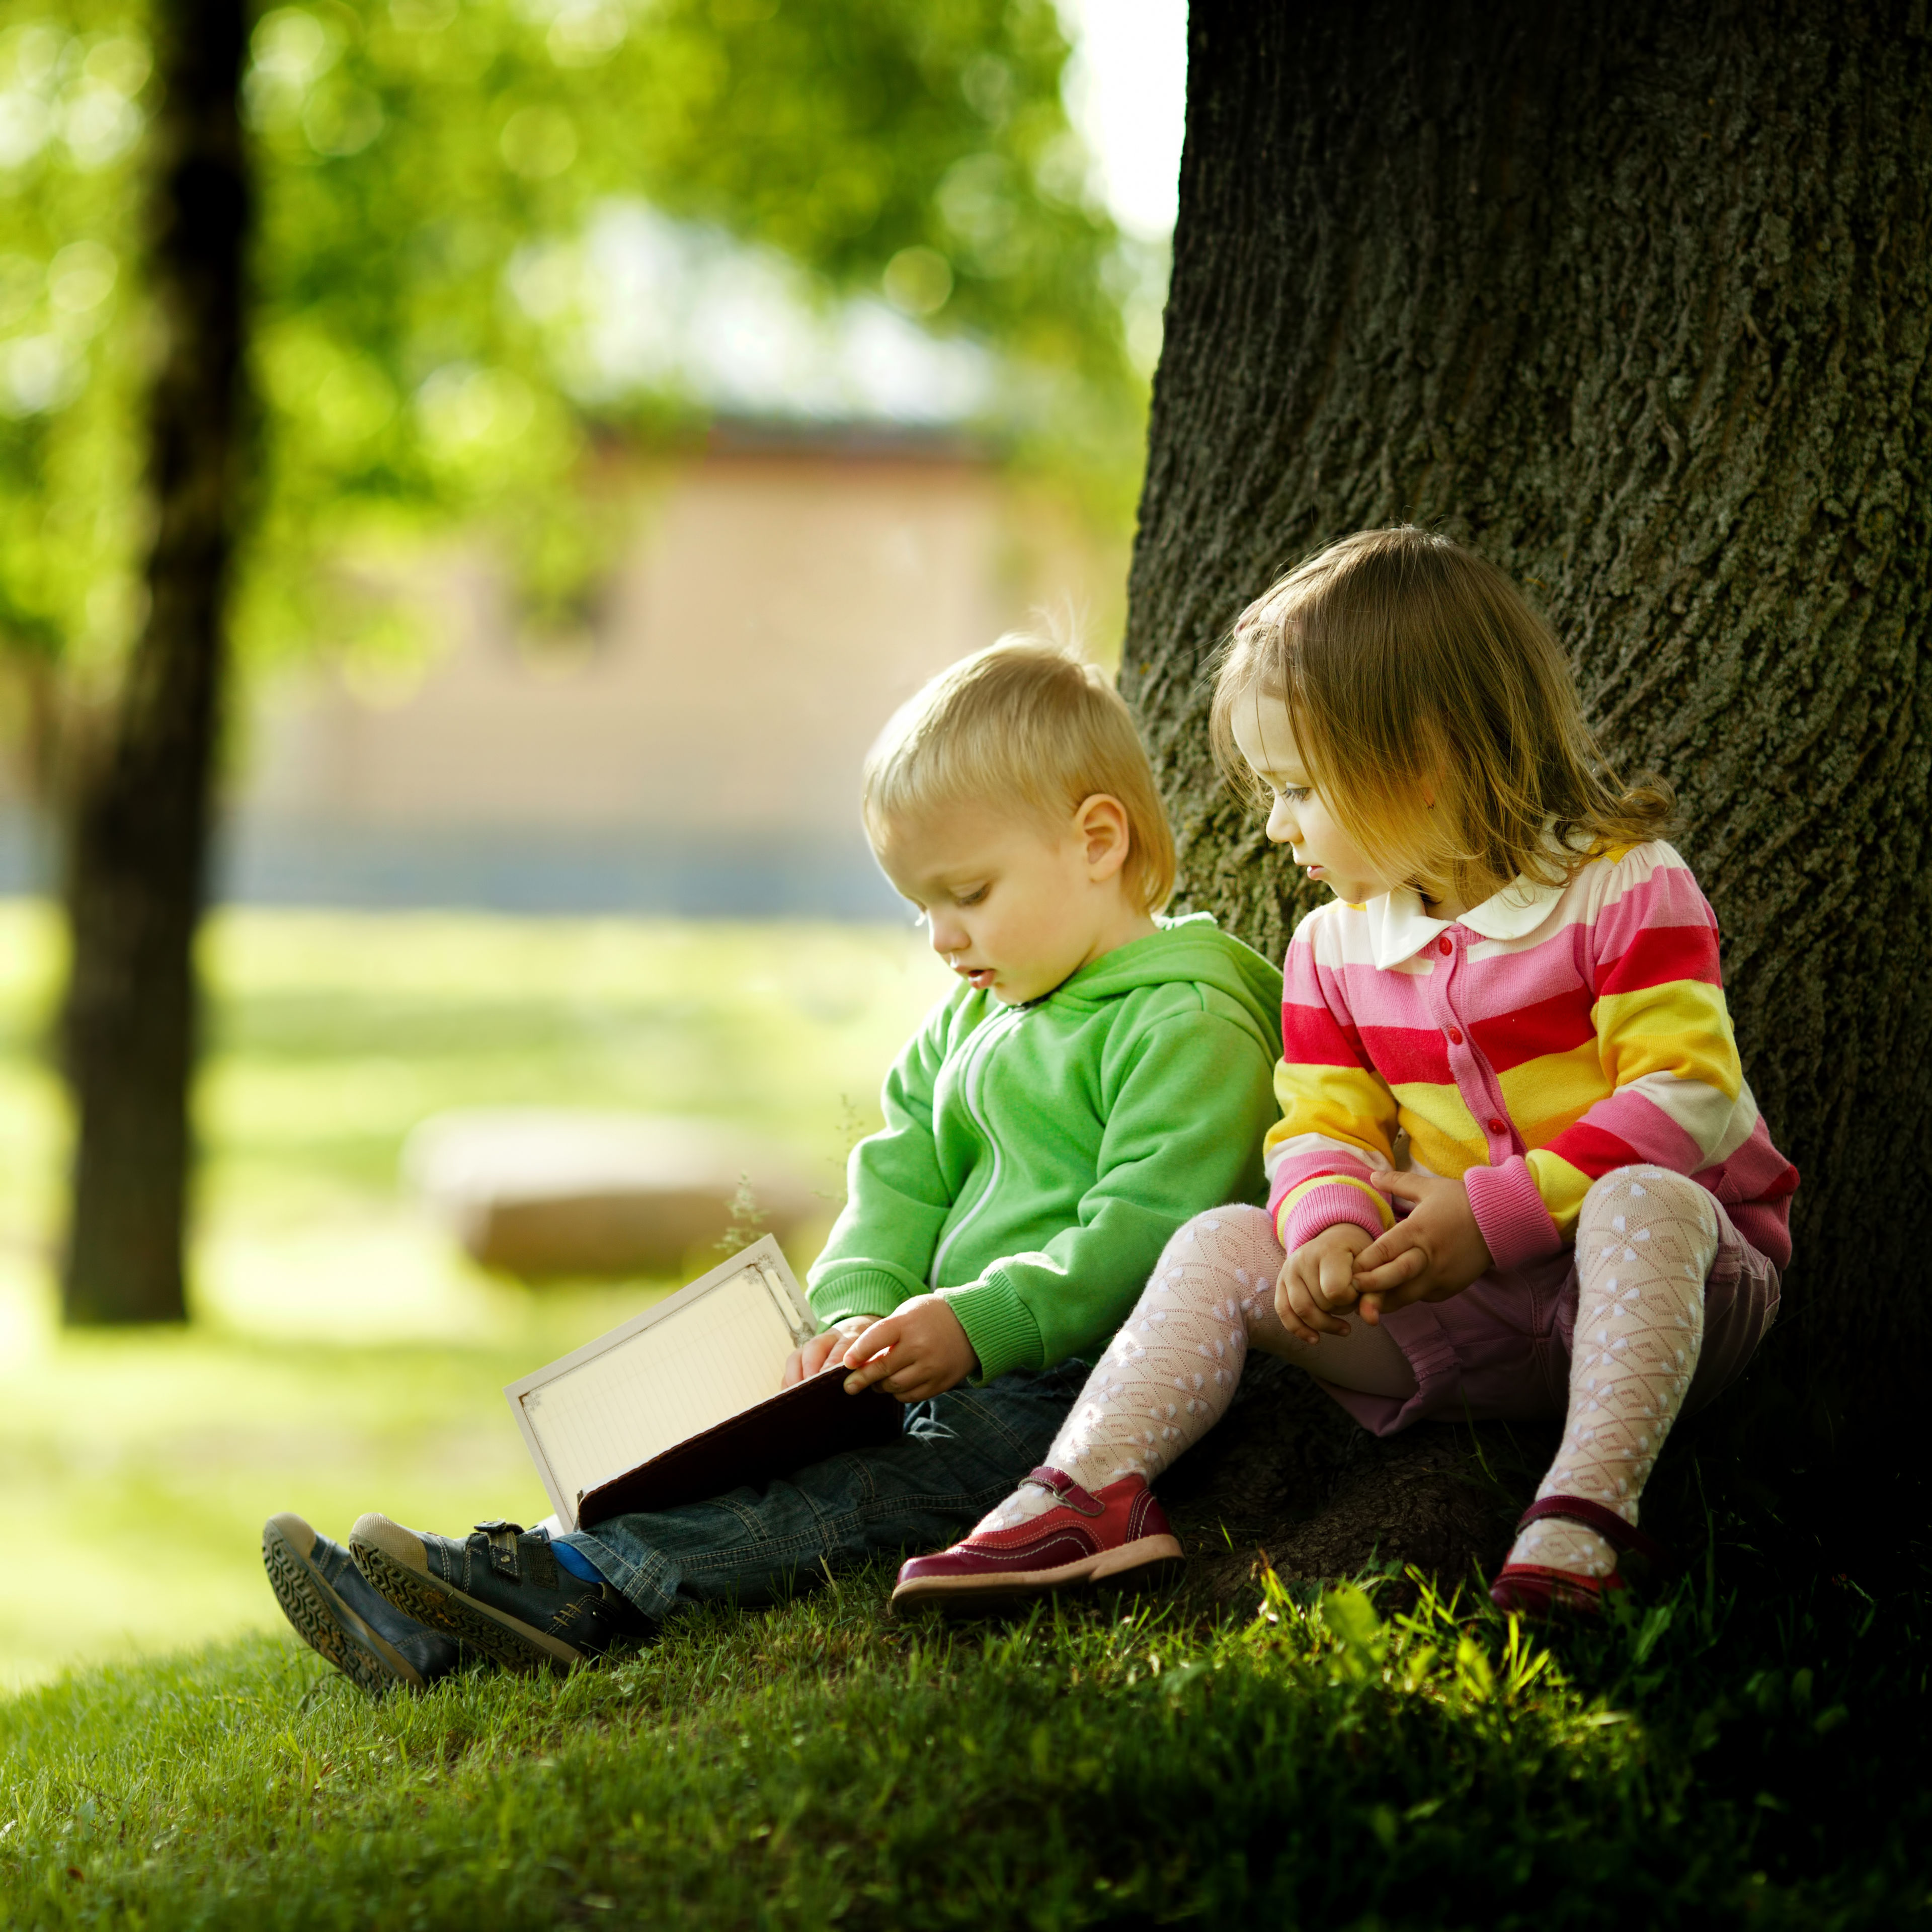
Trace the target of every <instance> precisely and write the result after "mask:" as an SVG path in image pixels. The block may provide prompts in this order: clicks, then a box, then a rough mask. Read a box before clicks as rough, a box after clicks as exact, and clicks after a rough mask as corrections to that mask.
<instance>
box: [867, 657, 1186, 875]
mask: <svg viewBox="0 0 1932 1932" xmlns="http://www.w3.org/2000/svg"><path fill="white" fill-rule="evenodd" d="M1097 792H1105V793H1108V794H1109V795H1110V796H1112V797H1115V798H1117V799H1119V800H1120V802H1121V806H1122V808H1123V809H1124V811H1126V813H1127V832H1128V847H1127V867H1126V869H1125V871H1124V873H1123V874H1122V877H1123V878H1124V880H1125V882H1126V884H1127V889H1128V891H1129V892H1130V893H1131V894H1132V895H1133V897H1134V898H1136V899H1137V900H1138V901H1139V903H1140V904H1141V905H1142V907H1143V909H1144V910H1146V911H1148V912H1150V913H1152V912H1158V911H1159V910H1160V908H1161V907H1163V906H1164V905H1165V904H1166V903H1167V901H1168V900H1169V898H1170V897H1172V894H1173V892H1174V834H1173V832H1172V831H1171V830H1170V829H1169V826H1168V823H1167V814H1166V811H1164V810H1163V808H1162V806H1161V802H1160V791H1159V790H1158V789H1157V787H1156V786H1155V784H1154V768H1153V767H1152V766H1151V765H1150V764H1149V763H1148V755H1147V752H1146V750H1145V748H1144V747H1143V746H1142V743H1141V741H1140V737H1139V733H1137V732H1136V730H1134V721H1133V718H1132V717H1131V716H1130V715H1129V713H1128V711H1127V706H1126V704H1125V703H1124V702H1123V701H1122V700H1121V694H1120V693H1119V692H1118V691H1116V690H1115V688H1114V687H1113V686H1112V684H1110V683H1109V682H1108V680H1107V677H1106V673H1104V672H1103V671H1102V670H1100V669H1099V668H1098V667H1097V666H1095V665H1093V664H1088V663H1087V662H1085V661H1084V660H1083V659H1082V658H1081V657H1080V655H1079V653H1078V652H1075V651H1073V650H1070V649H1064V648H1062V647H1061V646H1059V645H1057V644H1050V643H1043V642H1042V641H1041V640H1039V639H1037V638H1034V637H1002V638H1001V640H999V642H998V643H996V644H994V645H992V646H989V648H988V649H986V650H983V651H977V652H974V655H972V656H971V657H969V658H962V659H961V660H960V661H959V663H957V664H954V665H953V666H951V667H950V668H949V669H947V670H943V671H941V673H939V675H938V676H937V677H935V678H934V679H932V681H931V682H929V683H928V684H927V685H925V686H924V688H922V689H921V690H920V691H919V692H918V693H917V694H916V695H914V696H913V697H912V698H911V699H910V700H908V701H907V703H904V704H903V705H901V706H900V707H899V709H898V710H897V711H896V712H894V713H893V715H892V718H891V720H890V721H889V722H888V724H886V728H885V729H884V730H883V731H882V732H880V734H879V737H878V741H877V743H875V744H874V745H873V747H872V748H871V751H869V752H868V753H867V754H866V757H865V789H864V810H865V832H866V835H867V836H868V838H871V841H872V843H873V844H874V845H877V844H879V843H880V839H881V838H882V837H883V833H884V830H885V827H886V825H887V824H888V823H889V822H890V821H891V820H893V819H895V818H904V817H910V816H911V815H912V814H915V813H919V812H927V811H935V810H944V808H946V807H947V806H948V805H965V804H969V803H971V804H983V805H1017V806H1019V808H1022V810H1024V811H1027V812H1028V813H1030V814H1031V815H1033V816H1034V817H1036V818H1037V819H1039V820H1040V821H1041V823H1042V825H1043V828H1044V829H1046V830H1047V831H1049V832H1052V833H1058V832H1064V830H1065V829H1066V828H1067V821H1068V820H1070V818H1071V817H1072V815H1073V811H1074V809H1075V808H1076V806H1077V805H1079V803H1080V802H1081V801H1082V799H1088V798H1091V797H1092V796H1094V794H1095V793H1097Z"/></svg>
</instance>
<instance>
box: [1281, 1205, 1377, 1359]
mask: <svg viewBox="0 0 1932 1932" xmlns="http://www.w3.org/2000/svg"><path fill="white" fill-rule="evenodd" d="M1368 1245H1369V1232H1368V1230H1367V1229H1366V1228H1358V1227H1357V1226H1355V1223H1353V1222H1352V1221H1338V1222H1337V1223H1336V1224H1335V1226H1334V1227H1332V1228H1324V1229H1322V1232H1321V1233H1320V1234H1319V1235H1316V1237H1315V1238H1314V1239H1313V1241H1304V1242H1303V1243H1302V1244H1301V1247H1298V1248H1297V1249H1296V1250H1295V1252H1294V1253H1293V1254H1292V1255H1290V1256H1289V1258H1288V1259H1287V1260H1286V1261H1285V1262H1283V1263H1282V1265H1281V1274H1280V1277H1279V1278H1278V1279H1277V1281H1276V1283H1275V1285H1274V1312H1275V1313H1276V1314H1277V1315H1278V1316H1280V1318H1281V1325H1282V1326H1283V1328H1286V1330H1287V1331H1288V1332H1289V1334H1291V1335H1292V1336H1293V1337H1295V1340H1297V1341H1298V1342H1306V1343H1309V1344H1310V1346H1313V1344H1314V1343H1316V1342H1318V1341H1319V1340H1321V1339H1322V1337H1323V1336H1324V1335H1346V1334H1348V1332H1349V1325H1348V1323H1347V1322H1344V1321H1343V1320H1342V1319H1341V1316H1342V1315H1343V1313H1344V1312H1346V1310H1349V1309H1352V1308H1353V1307H1355V1301H1356V1289H1355V1268H1356V1259H1355V1258H1356V1256H1358V1255H1359V1254H1360V1253H1361V1252H1362V1250H1364V1248H1366V1247H1367V1246H1368Z"/></svg>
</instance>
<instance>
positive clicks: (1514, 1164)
mask: <svg viewBox="0 0 1932 1932" xmlns="http://www.w3.org/2000/svg"><path fill="white" fill-rule="evenodd" d="M1463 1187H1464V1188H1465V1190H1467V1192H1468V1194H1469V1210H1470V1212H1471V1213H1472V1214H1474V1215H1475V1217H1476V1226H1478V1228H1479V1229H1481V1230H1482V1235H1483V1239H1484V1241H1487V1243H1488V1244H1489V1248H1490V1260H1491V1261H1492V1262H1494V1263H1495V1264H1496V1266H1497V1267H1498V1268H1502V1269H1508V1268H1521V1267H1522V1266H1523V1263H1524V1262H1533V1261H1540V1260H1541V1259H1542V1258H1543V1257H1544V1256H1545V1255H1553V1254H1555V1253H1556V1251H1557V1250H1559V1248H1561V1247H1562V1245H1563V1237H1562V1235H1559V1233H1558V1232H1556V1223H1555V1222H1554V1221H1553V1220H1551V1219H1550V1210H1549V1209H1548V1208H1546V1207H1545V1206H1544V1205H1543V1196H1541V1194H1540V1193H1538V1191H1537V1186H1536V1181H1535V1176H1534V1175H1532V1174H1531V1172H1530V1171H1529V1162H1528V1161H1526V1160H1524V1159H1523V1156H1522V1155H1521V1154H1512V1155H1511V1157H1510V1158H1509V1159H1508V1160H1506V1161H1505V1162H1504V1163H1503V1164H1502V1166H1500V1167H1472V1168H1469V1169H1466V1171H1465V1172H1464V1174H1463Z"/></svg>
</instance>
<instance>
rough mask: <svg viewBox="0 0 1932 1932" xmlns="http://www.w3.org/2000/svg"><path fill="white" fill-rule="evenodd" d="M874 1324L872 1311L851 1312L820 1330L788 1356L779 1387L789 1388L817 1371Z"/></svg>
mask: <svg viewBox="0 0 1932 1932" xmlns="http://www.w3.org/2000/svg"><path fill="white" fill-rule="evenodd" d="M871 1325H872V1318H871V1316H869V1315H848V1316H846V1318H845V1319H844V1321H843V1322H836V1323H835V1324H834V1325H832V1327H831V1328H826V1329H823V1330H822V1331H820V1333H819V1334H816V1335H814V1336H813V1337H812V1338H811V1340H810V1341H809V1342H807V1343H805V1344H804V1345H803V1346H802V1347H800V1348H796V1349H793V1351H792V1352H791V1353H790V1355H787V1357H786V1358H785V1365H784V1375H783V1376H781V1378H780V1379H779V1382H778V1387H779V1388H790V1387H792V1385H793V1384H794V1383H796V1382H804V1381H805V1380H807V1379H808V1378H809V1377H811V1376H815V1375H817V1373H818V1372H819V1370H820V1369H822V1368H823V1367H824V1366H825V1365H826V1363H827V1362H829V1361H830V1360H831V1359H832V1357H833V1356H834V1355H837V1354H840V1353H842V1352H844V1350H845V1349H847V1348H849V1347H850V1346H851V1345H852V1343H854V1342H856V1340H858V1339H859V1337H860V1336H861V1335H862V1334H864V1333H865V1331H866V1330H867V1329H868V1328H870V1327H871Z"/></svg>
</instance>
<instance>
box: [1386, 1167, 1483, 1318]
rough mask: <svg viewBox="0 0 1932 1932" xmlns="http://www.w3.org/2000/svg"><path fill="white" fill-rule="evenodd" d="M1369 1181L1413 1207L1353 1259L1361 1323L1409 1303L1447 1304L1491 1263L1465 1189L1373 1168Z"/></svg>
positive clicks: (1436, 1179) (1430, 1177)
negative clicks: (1361, 1317)
mask: <svg viewBox="0 0 1932 1932" xmlns="http://www.w3.org/2000/svg"><path fill="white" fill-rule="evenodd" d="M1369 1178H1370V1180H1371V1181H1373V1182H1374V1184H1375V1185H1376V1187H1379V1189H1380V1190H1382V1193H1385V1194H1386V1195H1387V1196H1388V1197H1389V1199H1391V1201H1408V1202H1413V1203H1414V1204H1415V1205H1414V1206H1413V1207H1412V1208H1411V1209H1410V1211H1409V1217H1408V1219H1407V1220H1402V1221H1398V1222H1397V1223H1396V1224H1395V1226H1394V1227H1393V1228H1391V1229H1390V1230H1389V1231H1388V1233H1387V1234H1385V1235H1382V1236H1381V1237H1380V1238H1379V1239H1378V1240H1377V1241H1375V1242H1373V1244H1371V1245H1370V1246H1369V1247H1366V1248H1364V1250H1362V1251H1361V1253H1360V1254H1359V1255H1358V1256H1356V1257H1355V1289H1356V1292H1357V1293H1358V1294H1359V1295H1361V1298H1362V1316H1363V1319H1364V1320H1365V1321H1369V1322H1379V1321H1380V1320H1381V1319H1382V1310H1384V1309H1385V1308H1403V1307H1406V1306H1407V1305H1408V1304H1409V1303H1410V1302H1412V1301H1448V1299H1449V1298H1450V1297H1451V1295H1460V1294H1461V1293H1462V1292H1463V1289H1466V1288H1467V1287H1468V1286H1469V1284H1470V1283H1472V1281H1474V1280H1475V1279H1476V1277H1478V1275H1479V1274H1485V1273H1487V1271H1488V1270H1489V1269H1490V1267H1491V1266H1492V1265H1493V1264H1492V1262H1491V1261H1490V1244H1488V1242H1487V1241H1484V1239H1483V1231H1482V1229H1480V1228H1479V1227H1478V1226H1477V1225H1476V1217H1475V1213H1474V1212H1473V1211H1472V1209H1471V1208H1470V1206H1469V1190H1467V1189H1466V1188H1465V1187H1463V1184H1462V1183H1461V1182H1460V1181H1445V1180H1443V1179H1442V1178H1440V1177H1439V1176H1438V1175H1432V1174H1403V1173H1400V1172H1397V1170H1396V1169H1394V1168H1384V1169H1378V1170H1377V1171H1376V1172H1375V1173H1373V1174H1372V1175H1370V1177H1369Z"/></svg>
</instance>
